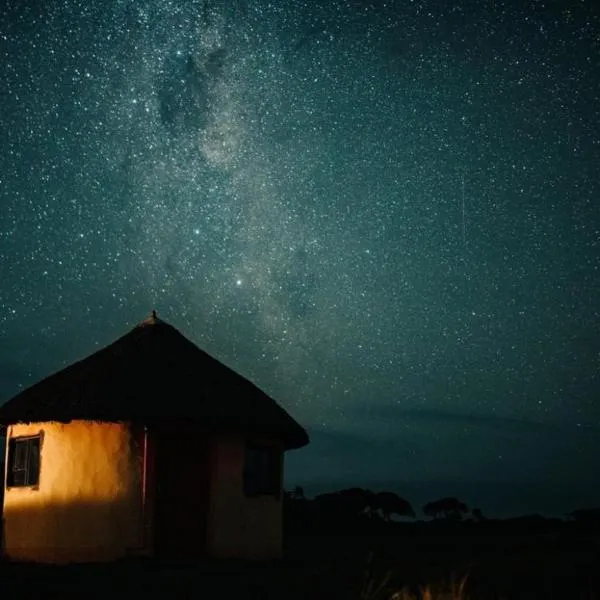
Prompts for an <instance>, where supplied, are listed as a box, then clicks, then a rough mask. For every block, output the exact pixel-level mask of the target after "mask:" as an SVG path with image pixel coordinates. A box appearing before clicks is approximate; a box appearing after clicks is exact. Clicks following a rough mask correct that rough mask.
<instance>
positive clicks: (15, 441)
mask: <svg viewBox="0 0 600 600" xmlns="http://www.w3.org/2000/svg"><path fill="white" fill-rule="evenodd" d="M35 441H37V465H35V466H34V467H32V466H31V453H32V443H33V442H35ZM43 441H44V434H43V432H42V431H40V432H39V433H35V434H28V435H18V436H14V437H12V436H11V437H8V440H7V443H8V448H7V457H6V459H7V460H6V489H7V490H9V489H16V488H27V489H30V490H39V487H40V476H41V472H42V469H41V466H42V465H41V463H42V445H43ZM19 444H24V445H25V466H24V467H23V468H19V469H16V468H15V453H16V452H17V446H18V445H19ZM32 469H35V476H32ZM15 473H24V483H20V482H15Z"/></svg>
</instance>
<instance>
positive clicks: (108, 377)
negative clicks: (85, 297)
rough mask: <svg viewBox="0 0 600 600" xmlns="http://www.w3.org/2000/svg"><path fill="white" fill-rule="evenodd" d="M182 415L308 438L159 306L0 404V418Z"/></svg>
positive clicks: (208, 425) (228, 428)
mask: <svg viewBox="0 0 600 600" xmlns="http://www.w3.org/2000/svg"><path fill="white" fill-rule="evenodd" d="M75 419H84V420H96V421H134V422H140V423H145V424H152V423H157V422H158V423H164V422H170V421H183V422H191V423H197V424H198V425H199V426H200V427H202V428H205V429H207V430H210V431H222V432H246V433H255V434H263V435H272V436H276V437H279V438H282V439H283V441H284V444H285V446H286V448H288V449H290V448H299V447H301V446H304V445H306V444H307V443H308V435H307V433H306V431H305V430H304V429H303V428H302V427H301V426H300V425H299V424H298V423H297V422H296V421H295V420H294V419H293V418H292V417H291V416H290V415H289V414H288V413H287V412H286V411H285V410H284V409H283V408H281V407H280V406H279V405H278V404H277V403H276V402H275V401H274V400H272V399H271V398H270V397H269V396H267V395H266V394H265V393H264V392H262V391H261V390H259V389H258V388H257V387H256V386H255V385H254V384H252V383H251V382H250V381H248V380H247V379H245V378H244V377H242V376H241V375H239V374H237V373H236V372H234V371H232V370H231V369H229V368H228V367H226V366H225V365H223V364H222V363H220V362H219V361H217V360H216V359H214V358H212V357H211V356H209V355H208V354H206V352H203V351H202V350H200V348H198V347H197V346H196V345H194V344H193V343H192V342H191V341H189V340H188V339H187V338H185V337H184V336H183V335H182V334H181V333H179V331H177V330H176V329H175V328H174V327H172V326H171V325H169V324H167V323H165V322H164V321H161V320H160V319H158V318H157V317H156V313H153V314H152V316H151V317H150V318H149V319H146V320H145V321H143V322H142V323H140V324H139V325H138V326H136V327H135V328H134V329H133V330H131V331H130V332H129V333H127V334H126V335H124V336H123V337H121V338H119V339H118V340H117V341H115V342H113V343H112V344H110V345H109V346H107V347H106V348H103V349H101V350H99V351H98V352H95V353H94V354H92V355H91V356H88V357H87V358H84V359H83V360H81V361H79V362H76V363H74V364H72V365H70V366H68V367H66V368H65V369H63V370H62V371H58V372H57V373H54V374H53V375H50V376H49V377H47V378H45V379H43V380H42V381H40V382H39V383H36V384H35V385H33V386H32V387H30V388H27V389H26V390H24V391H22V392H21V393H20V394H18V395H16V396H15V397H14V398H12V399H11V400H9V401H8V402H6V404H4V405H3V406H0V424H2V425H8V424H11V423H33V422H41V421H64V422H68V421H71V420H75Z"/></svg>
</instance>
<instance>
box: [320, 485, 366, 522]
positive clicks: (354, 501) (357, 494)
mask: <svg viewBox="0 0 600 600" xmlns="http://www.w3.org/2000/svg"><path fill="white" fill-rule="evenodd" d="M372 497H373V492H371V491H369V490H365V489H362V488H358V487H356V488H348V489H345V490H339V491H337V492H329V493H326V494H319V495H318V496H316V497H315V505H316V506H317V508H318V509H319V510H320V511H321V512H326V513H331V514H335V515H336V516H341V517H345V516H346V517H356V516H358V515H359V514H362V513H364V512H365V511H366V510H367V509H368V508H369V507H370V506H371V503H372V500H371V499H372Z"/></svg>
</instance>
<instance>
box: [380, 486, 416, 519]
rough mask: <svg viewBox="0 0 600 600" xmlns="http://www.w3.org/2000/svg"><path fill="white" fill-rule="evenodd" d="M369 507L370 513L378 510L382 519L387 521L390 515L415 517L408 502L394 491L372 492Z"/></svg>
mask: <svg viewBox="0 0 600 600" xmlns="http://www.w3.org/2000/svg"><path fill="white" fill-rule="evenodd" d="M369 508H370V510H371V512H372V513H373V512H380V514H381V516H382V517H383V520H384V521H389V520H390V518H391V516H392V515H398V516H399V517H412V518H413V519H414V518H415V511H414V510H413V508H412V506H411V505H410V503H409V502H408V501H407V500H405V499H404V498H401V497H400V496H398V494H394V492H378V493H377V494H373V497H372V499H371V505H370V507H369Z"/></svg>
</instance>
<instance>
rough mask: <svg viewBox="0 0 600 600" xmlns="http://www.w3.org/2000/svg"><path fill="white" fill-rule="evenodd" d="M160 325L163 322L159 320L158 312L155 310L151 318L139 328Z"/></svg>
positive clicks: (147, 318) (144, 321)
mask: <svg viewBox="0 0 600 600" xmlns="http://www.w3.org/2000/svg"><path fill="white" fill-rule="evenodd" d="M159 323H162V321H161V320H160V319H159V318H158V315H157V314H156V310H153V311H152V312H151V313H150V316H149V317H146V318H145V319H144V320H143V321H142V322H141V323H140V324H139V325H138V327H146V326H148V325H158V324H159Z"/></svg>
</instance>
